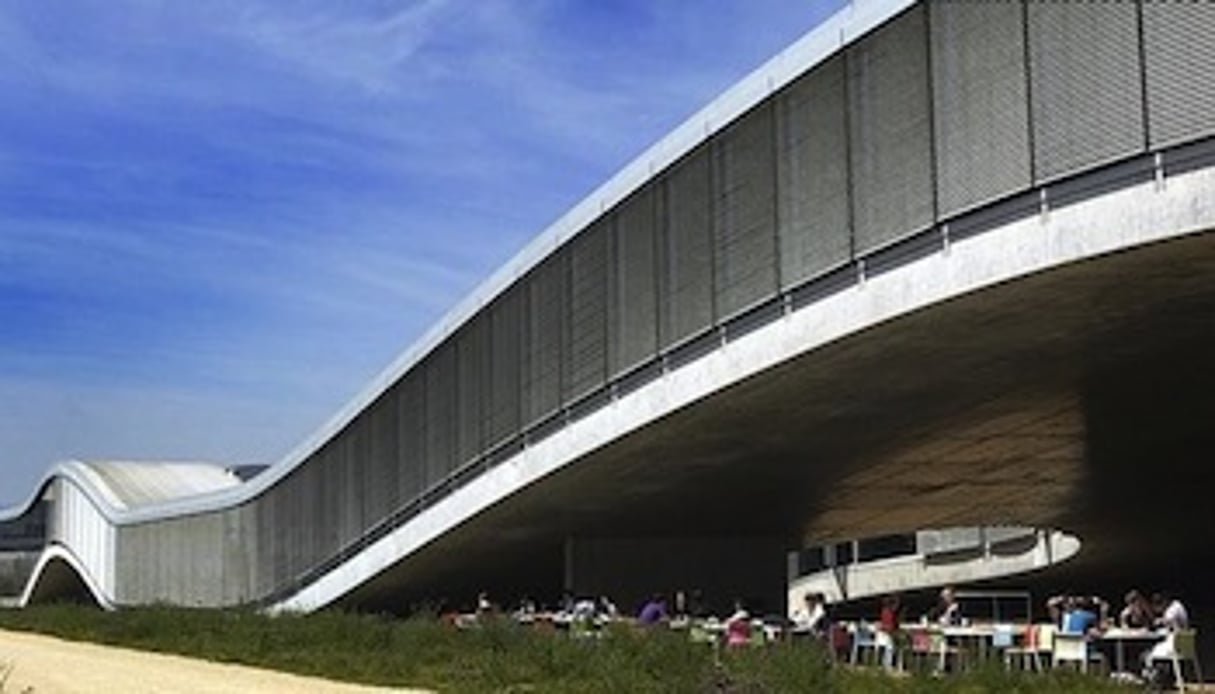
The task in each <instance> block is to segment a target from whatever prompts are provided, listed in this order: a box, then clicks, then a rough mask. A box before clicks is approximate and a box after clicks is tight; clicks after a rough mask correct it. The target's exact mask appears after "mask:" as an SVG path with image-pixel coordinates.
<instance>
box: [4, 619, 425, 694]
mask: <svg viewBox="0 0 1215 694" xmlns="http://www.w3.org/2000/svg"><path fill="white" fill-rule="evenodd" d="M10 668H11V670H10ZM6 672H7V673H8V678H7V681H6V680H5V674H4V673H6ZM27 691H28V692H30V694H60V693H72V694H74V693H76V692H88V693H89V694H94V693H96V694H106V693H107V692H123V693H124V694H125V693H127V692H149V693H152V692H155V693H156V694H162V693H164V692H205V693H207V694H213V693H218V692H233V693H235V692H332V693H333V694H346V693H349V694H355V693H356V692H384V691H403V690H390V689H382V688H375V687H363V686H358V685H353V684H344V683H341V682H333V681H330V680H323V679H316V678H311V677H300V676H298V675H288V674H285V673H281V672H274V671H272V670H261V669H258V668H252V667H246V666H243V665H225V664H222V663H213V662H210V661H206V660H195V659H193V658H184V657H181V656H175V655H164V654H160V653H147V652H144V651H133V650H129V649H126V648H113V647H110V646H99V645H96V644H92V643H79V642H75V641H64V640H62V639H56V638H52V637H49V636H39V635H36V634H27V633H23V632H15V631H3V630H0V692H3V693H4V694H22V693H23V692H27Z"/></svg>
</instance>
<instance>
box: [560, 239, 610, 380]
mask: <svg viewBox="0 0 1215 694" xmlns="http://www.w3.org/2000/svg"><path fill="white" fill-rule="evenodd" d="M609 231H611V227H610V226H609V225H608V224H606V223H603V222H601V223H599V224H596V225H594V226H592V227H591V228H590V229H587V230H586V231H584V232H583V233H582V234H580V235H579V236H578V238H576V239H574V241H573V242H572V243H571V244H570V250H569V258H570V260H569V273H570V278H569V288H570V300H569V304H568V306H567V309H568V311H569V313H568V316H569V319H568V320H567V321H566V324H567V326H568V328H567V330H566V332H565V349H563V353H564V354H565V355H566V359H565V360H564V365H565V378H564V380H563V385H564V389H563V394H562V395H563V401H564V402H570V401H572V400H575V399H577V398H579V397H581V396H582V395H585V394H586V393H588V392H590V391H592V390H595V389H597V388H599V387H600V386H602V385H603V383H604V380H605V379H606V376H607V373H606V372H607V344H608V340H607V325H608V323H607V298H608V260H609V257H608V241H610V240H611V239H610V237H609V235H608V232H609Z"/></svg>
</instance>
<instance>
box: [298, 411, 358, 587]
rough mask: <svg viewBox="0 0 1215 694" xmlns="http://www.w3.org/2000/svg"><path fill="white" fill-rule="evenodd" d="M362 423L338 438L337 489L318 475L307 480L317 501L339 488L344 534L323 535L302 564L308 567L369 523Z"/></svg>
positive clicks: (337, 494) (311, 524)
mask: <svg viewBox="0 0 1215 694" xmlns="http://www.w3.org/2000/svg"><path fill="white" fill-rule="evenodd" d="M359 423H360V422H358V421H356V422H353V423H352V424H351V426H350V427H349V428H348V429H347V431H346V432H344V433H343V435H342V436H340V437H338V441H337V443H338V446H337V449H336V450H335V451H334V453H335V455H334V457H333V459H332V461H331V464H332V465H335V466H337V469H338V480H339V482H338V484H339V486H338V487H337V489H336V490H331V489H326V488H325V487H323V486H321V485H320V484H319V483H318V482H319V481H318V480H317V479H316V477H311V478H310V479H309V480H308V482H307V484H308V485H309V492H310V495H311V496H312V498H313V501H314V502H315V500H316V498H317V497H318V496H323V495H327V494H334V492H335V491H336V494H335V496H337V498H338V504H339V506H338V512H339V518H340V519H341V524H340V526H339V527H340V529H341V534H340V535H338V536H337V537H336V539H331V537H325V536H323V535H322V537H321V539H320V540H318V541H316V542H315V544H316V545H319V549H318V551H317V552H316V553H315V554H314V555H313V556H312V560H311V561H310V562H309V563H308V564H306V565H305V566H304V567H303V568H305V569H306V568H308V567H310V566H312V565H313V563H315V562H316V561H320V560H321V559H322V558H324V557H327V556H330V555H331V554H332V553H333V552H336V551H337V550H338V548H339V547H343V546H345V545H347V544H349V543H351V542H353V541H354V540H356V539H357V538H358V537H359V535H361V534H362V533H363V530H365V529H366V524H365V523H364V522H363V503H364V498H363V473H364V466H363V464H362V461H363V460H365V458H364V457H363V456H364V455H365V454H364V450H363V449H364V443H365V441H366V436H365V434H364V430H363V429H362V427H359V426H357V424H359ZM312 485H316V486H315V487H313V486H312ZM315 525H316V524H315V523H308V526H309V527H310V528H314V529H315ZM318 530H319V529H318Z"/></svg>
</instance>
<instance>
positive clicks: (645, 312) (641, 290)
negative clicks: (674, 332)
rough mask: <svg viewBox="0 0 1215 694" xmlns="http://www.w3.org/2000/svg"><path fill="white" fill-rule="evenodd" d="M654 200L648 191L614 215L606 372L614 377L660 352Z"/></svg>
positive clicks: (632, 198) (630, 200)
mask: <svg viewBox="0 0 1215 694" xmlns="http://www.w3.org/2000/svg"><path fill="white" fill-rule="evenodd" d="M655 197H656V196H655V194H654V191H653V189H652V188H647V189H645V190H642V191H640V192H638V193H637V194H635V195H633V196H632V197H630V198H629V199H628V200H625V201H624V203H623V204H622V205H621V206H620V210H619V212H618V213H617V214H616V215H615V221H616V234H615V254H614V258H615V262H614V263H613V267H612V270H613V272H612V282H611V286H612V301H611V325H612V326H613V327H612V331H611V332H612V343H611V350H610V355H611V357H610V361H611V364H610V370H611V373H612V374H613V375H615V374H619V373H623V372H624V371H626V370H628V369H629V368H630V367H632V366H634V365H636V364H639V363H641V362H643V361H646V360H647V359H650V358H652V357H653V356H654V355H655V354H657V351H658V264H657V250H658V246H657V244H658V236H657V233H656V232H657V227H656V225H655Z"/></svg>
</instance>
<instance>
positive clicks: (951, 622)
mask: <svg viewBox="0 0 1215 694" xmlns="http://www.w3.org/2000/svg"><path fill="white" fill-rule="evenodd" d="M964 621H965V620H964V618H963V617H962V606H961V605H959V604H958V599H957V596H956V595H954V592H953V587H952V586H945V587H944V588H942V589H941V599H940V601H939V602H938V603H937V623H938V624H940V625H941V626H946V627H956V626H961V625H962V623H963V622H964Z"/></svg>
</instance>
